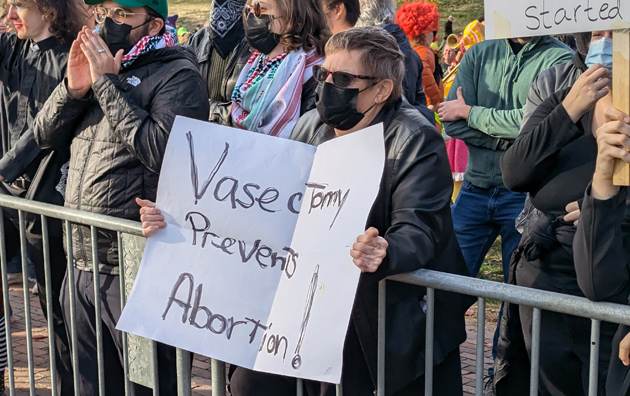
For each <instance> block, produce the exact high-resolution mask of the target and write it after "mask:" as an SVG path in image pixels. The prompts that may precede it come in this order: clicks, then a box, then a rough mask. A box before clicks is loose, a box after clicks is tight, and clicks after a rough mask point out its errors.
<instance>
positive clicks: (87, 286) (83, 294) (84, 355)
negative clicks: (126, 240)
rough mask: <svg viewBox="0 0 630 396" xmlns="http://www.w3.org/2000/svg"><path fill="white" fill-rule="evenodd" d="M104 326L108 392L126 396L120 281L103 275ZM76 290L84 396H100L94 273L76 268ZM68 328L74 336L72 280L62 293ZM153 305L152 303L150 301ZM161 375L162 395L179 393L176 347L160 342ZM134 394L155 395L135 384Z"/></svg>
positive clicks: (101, 291) (101, 279)
mask: <svg viewBox="0 0 630 396" xmlns="http://www.w3.org/2000/svg"><path fill="white" fill-rule="evenodd" d="M99 280H100V295H101V304H100V306H101V318H100V320H101V323H102V329H103V361H104V371H105V393H106V394H107V395H124V394H125V393H124V385H125V383H124V379H125V376H124V370H123V364H124V362H123V349H122V333H121V332H120V331H118V330H116V323H117V322H118V319H119V318H120V314H121V307H120V278H119V277H118V276H115V275H105V274H100V279H99ZM74 284H75V287H76V292H77V294H76V326H77V346H76V347H77V352H78V355H79V379H80V387H81V389H80V390H81V392H80V394H81V395H98V359H97V348H96V347H97V346H96V318H95V311H94V303H95V298H94V297H95V295H94V274H93V273H92V272H88V271H81V270H78V269H76V268H75V269H74ZM62 299H63V309H64V315H65V317H66V318H67V319H68V320H67V321H66V326H67V328H68V330H67V331H68V334H70V320H69V319H70V296H69V294H68V277H67V276H66V278H65V279H64V286H63V290H62ZM148 303H150V302H148ZM157 345H158V351H157V352H158V376H159V384H160V394H161V395H168V396H170V395H176V394H177V374H176V366H175V348H173V347H169V346H166V345H164V344H160V343H158V344H157ZM131 385H132V389H131V390H132V392H131V393H132V395H136V396H141V395H142V396H144V395H152V394H153V393H152V390H150V389H148V388H146V387H144V386H141V385H138V384H134V383H132V384H131Z"/></svg>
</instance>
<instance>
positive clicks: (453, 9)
mask: <svg viewBox="0 0 630 396" xmlns="http://www.w3.org/2000/svg"><path fill="white" fill-rule="evenodd" d="M508 1H509V0H508ZM398 3H399V4H402V1H400V0H399V1H398ZM168 4H169V14H170V15H173V14H178V15H179V18H178V20H177V26H178V27H182V26H183V27H185V28H186V29H188V30H191V29H192V30H194V29H195V26H197V24H201V25H203V24H204V23H205V22H206V21H207V20H208V13H209V12H210V7H211V4H212V0H169V2H168ZM438 10H439V11H440V14H442V17H441V18H440V35H443V34H444V30H443V29H444V22H446V18H448V16H449V15H453V16H454V17H455V21H454V22H453V31H454V32H455V33H456V34H461V32H462V31H463V30H464V28H465V27H466V25H467V24H468V23H469V22H471V21H472V20H474V19H476V18H477V17H478V16H479V15H481V14H483V0H440V1H439V5H438Z"/></svg>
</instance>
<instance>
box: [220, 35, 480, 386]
mask: <svg viewBox="0 0 630 396" xmlns="http://www.w3.org/2000/svg"><path fill="white" fill-rule="evenodd" d="M403 59H404V56H403V54H402V52H400V50H399V49H398V47H397V45H396V42H395V40H394V39H393V37H392V36H391V35H389V34H387V33H386V32H385V31H384V30H382V29H380V28H377V27H365V28H352V29H349V30H346V31H344V32H342V33H338V34H337V35H335V36H333V38H331V40H330V41H329V42H328V44H327V46H326V61H325V62H324V64H323V66H322V68H321V69H319V73H318V74H317V75H316V78H317V80H318V81H319V86H318V91H319V100H318V103H317V110H314V111H311V112H309V113H307V114H305V115H304V116H303V117H301V118H300V120H299V121H298V124H297V125H296V127H295V129H294V131H293V134H292V135H291V139H293V140H297V141H301V142H305V143H308V144H312V145H319V144H321V143H324V142H326V141H329V140H331V139H334V138H336V137H337V136H341V135H345V134H349V133H353V132H355V131H358V130H360V129H363V128H365V127H368V126H370V125H375V124H378V123H383V127H384V137H385V151H386V163H385V170H384V174H383V179H382V182H381V188H380V192H379V194H378V196H377V198H376V200H375V202H374V205H373V206H372V209H371V211H370V214H369V216H368V220H367V224H366V229H367V230H366V231H365V233H364V234H362V235H360V236H359V237H358V238H357V241H356V243H355V244H354V246H353V247H352V250H351V251H350V252H349V253H350V255H351V256H352V257H353V258H354V263H355V265H356V266H357V267H359V268H360V269H361V271H362V273H361V277H360V279H359V285H358V289H357V294H356V297H355V302H354V306H353V309H352V314H351V318H350V324H349V328H348V333H347V335H346V340H345V346H344V352H343V362H344V364H343V369H342V387H343V393H344V395H351V396H352V395H357V396H363V395H370V394H372V393H373V392H374V389H376V376H377V373H376V368H377V359H376V354H377V333H378V332H377V324H378V284H379V281H380V280H382V279H384V278H385V277H387V276H390V275H394V274H398V273H404V272H410V271H414V270H417V269H420V268H426V269H433V270H438V271H444V272H449V273H454V274H459V275H465V274H466V273H467V272H466V271H467V270H466V265H465V263H464V260H463V256H462V254H461V252H460V250H459V246H458V244H457V240H456V238H455V234H454V231H453V224H452V220H451V215H450V194H451V193H452V183H451V177H450V170H449V169H450V168H449V165H448V159H447V156H446V149H445V146H444V142H443V140H442V138H441V136H440V134H439V133H438V132H437V130H436V129H435V127H434V126H432V125H431V124H430V123H429V122H428V121H427V120H425V119H424V118H423V117H422V116H421V115H420V114H419V113H418V112H417V111H416V110H415V109H414V108H413V107H412V106H410V105H409V104H408V103H404V102H403V101H402V98H401V97H402V79H403V73H404V63H403ZM341 70H343V72H346V73H352V74H355V75H361V76H364V77H369V78H363V79H359V78H356V76H352V74H346V75H345V76H344V78H343V79H341V81H338V77H339V76H340V75H339V74H338V73H340V71H341ZM332 73H337V74H334V77H333V74H332ZM347 77H349V79H348V78H347ZM435 296H436V301H435V304H436V305H435V312H436V313H437V314H436V322H435V339H434V353H435V355H434V382H433V384H434V394H439V395H446V396H449V395H461V394H462V392H463V391H462V379H461V365H460V356H459V345H460V344H461V343H462V342H463V341H464V340H465V339H466V333H465V328H464V312H465V310H466V308H467V307H468V306H469V305H470V301H469V299H467V298H464V297H463V296H460V295H455V294H452V293H446V292H441V291H436V294H435ZM424 298H425V289H424V288H422V287H417V286H412V285H405V284H399V283H390V284H388V286H387V318H386V334H387V338H386V346H385V355H386V357H385V376H386V379H385V393H386V395H396V396H403V395H421V394H423V391H424V370H425V368H424V352H423V351H424V340H425V309H426V308H425V300H424ZM295 386H296V385H295V379H291V378H286V377H280V376H276V375H271V374H264V373H257V372H254V371H252V370H247V369H243V368H238V369H236V371H235V373H234V374H233V376H232V379H231V391H232V394H233V395H234V396H250V395H251V396H253V395H256V396H266V395H269V396H271V395H274V396H276V395H293V394H295ZM305 391H306V394H308V395H322V396H323V395H326V396H327V395H334V394H335V386H334V385H330V384H324V383H318V382H313V381H305Z"/></svg>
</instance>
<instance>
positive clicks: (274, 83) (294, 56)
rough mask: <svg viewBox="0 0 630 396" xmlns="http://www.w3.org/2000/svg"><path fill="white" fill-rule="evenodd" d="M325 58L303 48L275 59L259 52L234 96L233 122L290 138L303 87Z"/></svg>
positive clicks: (240, 79) (247, 67) (242, 126)
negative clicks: (314, 68)
mask: <svg viewBox="0 0 630 396" xmlns="http://www.w3.org/2000/svg"><path fill="white" fill-rule="evenodd" d="M323 60H324V58H323V57H321V56H320V55H318V54H317V52H316V51H315V50H312V51H310V52H308V53H306V52H305V51H304V50H303V49H301V48H300V49H299V50H297V51H291V52H290V53H288V54H282V55H279V56H277V57H275V58H273V59H267V56H266V55H264V54H261V53H260V52H258V51H256V52H254V54H252V56H251V57H250V58H249V60H248V61H247V64H246V65H245V67H244V68H243V71H242V72H241V74H240V76H239V78H238V81H237V83H236V87H235V88H234V93H233V94H232V121H233V122H234V124H235V125H237V126H238V127H239V128H242V129H247V130H249V131H254V132H260V133H264V134H266V135H271V136H278V137H283V138H288V137H289V136H290V135H291V131H292V130H293V127H294V126H295V124H296V123H297V120H298V118H299V117H300V107H301V102H302V86H303V85H304V83H306V82H307V81H308V80H309V79H310V78H312V77H313V66H314V65H318V64H321V63H322V62H323Z"/></svg>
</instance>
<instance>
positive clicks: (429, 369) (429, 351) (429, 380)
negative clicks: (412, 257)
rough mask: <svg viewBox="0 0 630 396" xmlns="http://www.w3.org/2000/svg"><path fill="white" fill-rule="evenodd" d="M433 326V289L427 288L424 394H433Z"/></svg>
mask: <svg viewBox="0 0 630 396" xmlns="http://www.w3.org/2000/svg"><path fill="white" fill-rule="evenodd" d="M434 326H435V289H433V288H430V287H427V331H426V341H425V345H424V351H425V352H424V353H425V355H424V357H425V360H424V394H425V395H432V394H433V331H434V329H435V328H434Z"/></svg>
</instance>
